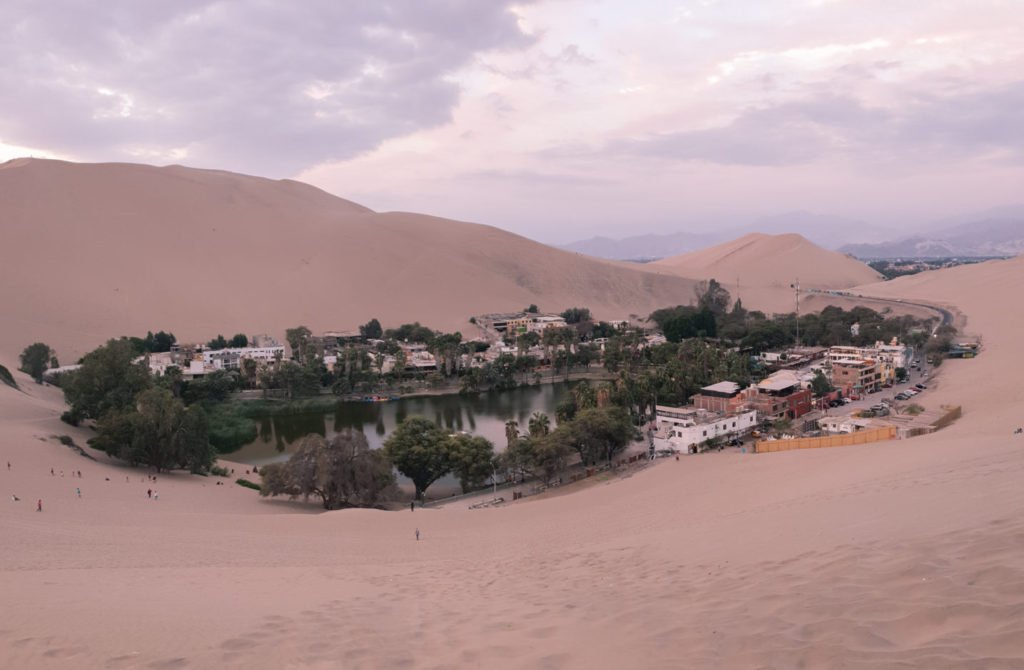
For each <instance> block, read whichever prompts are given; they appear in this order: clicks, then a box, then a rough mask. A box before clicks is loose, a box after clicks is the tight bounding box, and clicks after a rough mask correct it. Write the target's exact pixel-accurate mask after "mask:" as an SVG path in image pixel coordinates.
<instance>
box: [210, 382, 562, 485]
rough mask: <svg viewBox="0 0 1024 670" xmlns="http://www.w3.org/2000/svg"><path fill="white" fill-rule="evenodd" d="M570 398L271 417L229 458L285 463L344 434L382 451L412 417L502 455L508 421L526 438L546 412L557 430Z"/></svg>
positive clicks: (542, 391)
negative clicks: (317, 440) (302, 444)
mask: <svg viewBox="0 0 1024 670" xmlns="http://www.w3.org/2000/svg"><path fill="white" fill-rule="evenodd" d="M568 393H569V385H568V384H565V383H558V384H541V385H538V386H524V387H520V388H517V389H514V390H511V391H486V392H483V393H474V394H466V395H461V394H453V395H434V396H416V397H409V398H399V399H398V400H392V401H388V402H351V401H345V402H338V403H337V404H336V405H335V406H333V407H331V408H328V409H315V410H309V411H301V412H280V411H278V412H268V413H267V414H266V415H264V416H261V417H257V418H256V419H255V421H256V424H257V426H258V427H259V434H258V436H257V437H256V439H255V440H254V441H252V442H250V443H249V444H247V445H245V446H244V447H242V448H241V449H239V450H238V451H235V452H233V453H232V454H230V455H228V456H227V458H229V459H231V460H233V461H236V462H239V463H246V464H249V465H265V464H267V463H274V462H278V461H283V460H286V459H287V458H288V456H289V455H290V454H291V452H292V451H293V450H294V447H295V446H297V444H298V442H299V440H301V439H302V438H303V437H305V436H306V435H309V434H311V433H316V434H318V435H323V436H324V437H327V438H331V437H333V436H334V435H336V434H337V433H339V432H341V431H342V430H343V429H345V428H355V429H357V430H360V431H362V432H363V434H364V435H366V440H367V442H369V443H370V447H372V448H374V449H378V448H380V447H381V446H382V445H383V443H384V440H385V439H387V436H388V435H389V434H390V433H391V431H392V430H394V429H395V427H396V426H397V425H398V424H399V423H400V422H401V421H402V420H404V419H405V418H407V417H410V416H423V417H426V418H428V419H432V420H433V421H435V422H436V423H437V424H438V425H439V426H442V427H443V428H446V429H448V430H451V431H453V432H456V431H465V432H467V433H473V434H475V435H482V436H483V437H486V438H487V439H488V440H490V441H491V442H493V443H494V448H495V451H501V450H503V449H504V448H505V443H506V439H505V422H506V421H509V420H515V421H518V422H519V427H520V431H521V432H526V431H527V426H528V424H529V420H530V416H531V415H532V414H533V413H534V412H544V413H545V414H547V415H548V416H550V417H551V424H552V427H554V424H555V419H554V414H555V407H556V406H557V405H558V403H559V402H561V401H562V400H563V399H564V398H565V397H566V395H567V394H568Z"/></svg>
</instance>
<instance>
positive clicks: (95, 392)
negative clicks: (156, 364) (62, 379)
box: [64, 339, 150, 420]
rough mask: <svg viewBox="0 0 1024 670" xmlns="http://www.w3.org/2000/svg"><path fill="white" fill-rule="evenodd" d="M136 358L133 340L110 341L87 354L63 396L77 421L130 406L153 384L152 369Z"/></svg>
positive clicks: (65, 386)
mask: <svg viewBox="0 0 1024 670" xmlns="http://www.w3.org/2000/svg"><path fill="white" fill-rule="evenodd" d="M135 358H136V355H135V350H134V348H133V347H132V344H131V342H129V341H128V340H126V339H120V340H110V341H109V342H107V343H106V344H105V345H103V346H101V347H99V348H98V349H96V350H94V351H92V352H90V353H88V354H86V355H85V357H84V358H83V359H82V367H81V368H79V369H78V370H76V371H75V372H73V373H72V374H71V375H70V378H69V379H68V381H67V383H65V384H64V398H65V400H67V402H68V404H69V405H71V414H72V416H74V417H75V418H76V419H77V420H81V419H102V418H103V417H104V415H106V414H107V413H109V412H111V411H121V410H124V409H129V408H131V407H133V406H134V404H135V397H136V396H137V395H138V394H139V393H141V392H142V391H143V390H145V389H146V388H148V387H149V385H150V376H149V369H148V368H147V367H146V366H145V364H144V363H141V362H140V363H133V362H132V361H133V360H134V359H135Z"/></svg>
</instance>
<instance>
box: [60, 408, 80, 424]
mask: <svg viewBox="0 0 1024 670" xmlns="http://www.w3.org/2000/svg"><path fill="white" fill-rule="evenodd" d="M60 420H61V421H63V422H64V423H66V424H68V425H69V426H77V425H78V415H77V414H75V413H74V412H72V411H71V410H68V411H66V412H64V413H63V414H61V415H60Z"/></svg>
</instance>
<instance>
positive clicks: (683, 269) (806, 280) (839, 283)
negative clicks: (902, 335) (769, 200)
mask: <svg viewBox="0 0 1024 670" xmlns="http://www.w3.org/2000/svg"><path fill="white" fill-rule="evenodd" d="M651 265H652V266H656V267H664V268H668V269H671V270H672V271H673V272H676V273H678V274H679V275H681V276H684V277H692V278H695V279H712V278H714V279H717V280H718V281H719V282H721V283H722V284H723V285H725V286H726V287H727V288H728V289H729V290H730V291H732V292H735V293H737V294H739V295H744V294H745V292H746V293H749V295H751V296H754V295H755V294H756V293H757V292H758V291H763V290H764V289H771V288H786V287H788V286H789V285H790V284H792V283H794V282H795V281H796V280H797V279H799V280H800V283H801V284H802V285H803V286H806V287H809V288H810V287H814V288H829V289H839V288H847V287H850V286H856V285H858V284H866V283H869V282H872V281H876V280H877V279H880V276H879V275H878V273H877V272H875V271H874V270H872V269H871V268H869V267H868V266H867V265H865V264H864V263H861V262H860V261H858V260H856V259H854V258H851V257H849V256H845V255H843V254H840V253H837V252H835V251H828V250H826V249H822V248H821V247H819V246H817V245H815V244H813V243H812V242H810V241H808V240H807V239H806V238H804V237H802V236H800V235H796V234H786V235H765V234H762V233H750V234H749V235H744V236H743V237H740V238H737V239H735V240H732V241H730V242H726V243H724V244H719V245H717V246H713V247H709V248H707V249H701V250H700V251H694V252H691V253H688V254H682V255H681V256H672V257H670V258H664V259H662V260H660V261H655V262H654V263H651ZM751 299H754V298H753V297H752V298H751ZM744 301H745V302H749V300H748V299H747V298H746V297H744Z"/></svg>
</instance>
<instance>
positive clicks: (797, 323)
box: [789, 277, 800, 348]
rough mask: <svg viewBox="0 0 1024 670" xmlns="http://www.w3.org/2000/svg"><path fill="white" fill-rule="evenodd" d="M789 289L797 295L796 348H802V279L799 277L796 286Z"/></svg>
mask: <svg viewBox="0 0 1024 670" xmlns="http://www.w3.org/2000/svg"><path fill="white" fill-rule="evenodd" d="M789 287H790V288H791V289H793V291H794V292H795V293H796V346H797V347H798V348H799V346H800V278H799V277H797V280H796V283H795V284H790V285H789Z"/></svg>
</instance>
